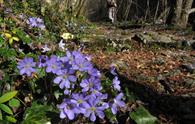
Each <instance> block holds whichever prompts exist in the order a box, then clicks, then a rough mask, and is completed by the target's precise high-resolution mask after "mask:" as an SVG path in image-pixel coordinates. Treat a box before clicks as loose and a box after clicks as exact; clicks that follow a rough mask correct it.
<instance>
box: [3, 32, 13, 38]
mask: <svg viewBox="0 0 195 124" xmlns="http://www.w3.org/2000/svg"><path fill="white" fill-rule="evenodd" d="M4 35H5V38H11V37H12V35H11V34H9V33H4Z"/></svg>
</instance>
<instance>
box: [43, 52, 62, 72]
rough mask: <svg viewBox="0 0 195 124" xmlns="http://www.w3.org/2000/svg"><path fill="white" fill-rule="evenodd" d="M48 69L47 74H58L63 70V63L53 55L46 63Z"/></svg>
mask: <svg viewBox="0 0 195 124" xmlns="http://www.w3.org/2000/svg"><path fill="white" fill-rule="evenodd" d="M46 64H47V68H46V72H47V73H48V72H52V73H54V74H56V73H57V72H58V71H59V70H60V69H61V63H60V62H59V61H58V59H57V56H55V55H52V56H51V57H50V59H49V60H48V61H47V62H46Z"/></svg>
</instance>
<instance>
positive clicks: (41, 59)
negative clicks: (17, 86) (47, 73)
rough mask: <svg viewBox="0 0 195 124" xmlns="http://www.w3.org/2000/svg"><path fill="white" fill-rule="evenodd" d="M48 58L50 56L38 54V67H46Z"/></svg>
mask: <svg viewBox="0 0 195 124" xmlns="http://www.w3.org/2000/svg"><path fill="white" fill-rule="evenodd" d="M47 60H48V57H47V56H44V55H40V56H38V63H37V64H38V67H39V68H41V67H45V66H46V61H47Z"/></svg>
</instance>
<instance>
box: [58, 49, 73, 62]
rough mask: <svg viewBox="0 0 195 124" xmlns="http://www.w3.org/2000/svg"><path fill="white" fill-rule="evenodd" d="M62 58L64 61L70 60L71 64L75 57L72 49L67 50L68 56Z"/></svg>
mask: <svg viewBox="0 0 195 124" xmlns="http://www.w3.org/2000/svg"><path fill="white" fill-rule="evenodd" d="M60 60H61V61H62V62H64V63H66V62H68V63H69V64H72V62H73V60H74V57H73V55H72V53H71V52H70V51H68V50H67V51H66V56H64V57H61V58H60Z"/></svg>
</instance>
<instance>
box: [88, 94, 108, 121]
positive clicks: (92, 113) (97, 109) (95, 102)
mask: <svg viewBox="0 0 195 124" xmlns="http://www.w3.org/2000/svg"><path fill="white" fill-rule="evenodd" d="M100 103H101V101H100V99H98V98H95V97H91V98H90V99H89V100H88V104H85V106H84V107H85V112H84V116H85V117H90V120H91V121H95V120H96V115H97V116H98V117H99V118H101V119H103V118H104V117H105V115H104V112H103V111H104V110H105V109H107V108H108V104H107V103H103V104H100Z"/></svg>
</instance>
